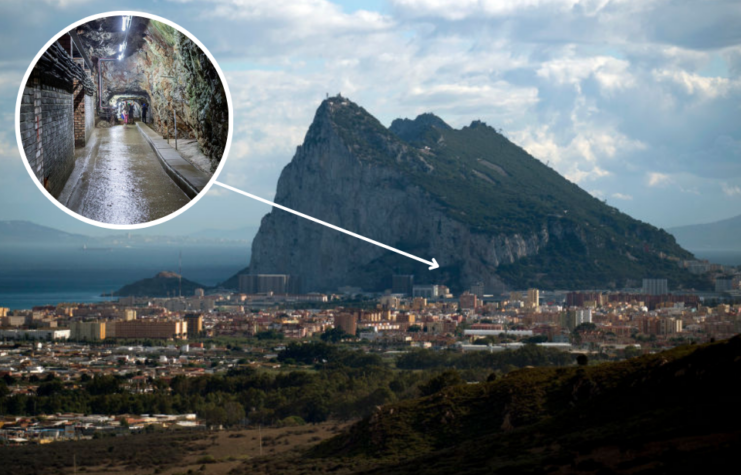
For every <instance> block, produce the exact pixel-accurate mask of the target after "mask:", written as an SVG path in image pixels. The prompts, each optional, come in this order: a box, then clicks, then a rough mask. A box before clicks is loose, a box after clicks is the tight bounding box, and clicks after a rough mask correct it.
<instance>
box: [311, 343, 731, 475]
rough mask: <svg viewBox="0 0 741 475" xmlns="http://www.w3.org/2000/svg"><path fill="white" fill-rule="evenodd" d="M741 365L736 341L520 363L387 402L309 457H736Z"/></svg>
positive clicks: (507, 465) (625, 461) (479, 468)
mask: <svg viewBox="0 0 741 475" xmlns="http://www.w3.org/2000/svg"><path fill="white" fill-rule="evenodd" d="M740 370H741V337H735V338H733V339H731V340H727V341H722V342H718V343H714V344H709V345H704V346H700V347H696V346H685V347H680V348H676V349H674V350H670V351H667V352H664V353H659V354H655V355H648V356H643V357H639V358H635V359H632V360H628V361H624V362H618V363H604V364H599V365H595V366H589V367H569V368H528V369H522V370H518V371H514V372H512V373H510V374H508V375H507V376H506V377H504V378H501V379H499V380H497V381H495V382H490V383H481V384H475V385H459V386H453V387H448V388H445V389H443V390H442V391H440V392H438V393H436V394H433V395H432V396H429V397H425V398H422V399H418V400H409V401H403V402H400V403H397V404H393V405H389V406H385V407H383V408H381V409H380V410H378V411H376V412H375V413H374V414H373V415H371V416H370V417H367V418H366V419H364V420H363V421H361V422H359V423H357V424H356V425H354V426H353V427H352V428H351V429H350V430H349V432H348V433H346V434H342V435H340V436H338V437H335V438H333V439H331V440H329V441H327V442H324V443H322V444H320V445H319V446H318V447H317V448H316V449H314V450H313V451H312V452H311V454H310V455H311V457H313V458H315V459H319V460H325V459H326V460H328V461H330V460H331V461H332V462H333V463H339V464H340V466H344V467H345V468H346V469H347V470H340V471H339V472H340V473H348V472H353V471H354V470H353V469H352V468H351V467H353V466H355V465H358V464H359V465H360V466H362V467H364V468H365V469H373V471H374V472H375V471H378V472H381V471H383V472H384V473H411V472H413V471H418V470H420V467H423V468H424V470H422V471H423V472H424V473H451V471H454V472H457V473H487V472H488V473H490V472H492V471H494V470H496V469H505V470H507V471H506V472H502V473H543V472H548V471H549V467H551V470H558V469H559V467H563V468H562V469H568V468H569V467H571V470H572V471H585V472H589V473H594V471H595V470H601V472H600V473H615V471H621V470H615V469H617V468H621V469H622V470H625V469H628V468H630V467H631V465H629V464H631V463H632V464H633V467H640V466H645V467H646V468H647V469H649V472H651V471H652V470H653V469H658V468H661V467H662V466H664V467H665V466H672V465H673V466H677V462H678V461H686V459H687V458H688V457H689V455H688V454H690V455H691V454H692V453H696V452H693V451H709V452H710V453H711V454H712V453H716V454H722V455H723V456H728V455H729V454H728V452H727V449H728V447H729V445H728V444H738V442H739V441H741V426H739V422H741V414H740V413H739V411H736V410H735V405H736V402H735V400H734V397H733V395H732V391H731V388H732V387H735V385H736V384H737V383H738V379H739V374H741V371H740ZM679 439H689V440H694V444H695V445H694V446H693V445H692V443H690V444H689V445H688V444H685V446H684V447H681V446H680V445H678V444H677V442H676V441H677V440H679ZM650 444H654V445H653V447H651V446H650ZM731 446H733V445H731ZM641 451H647V455H646V456H645V457H644V458H643V459H641V458H640V457H638V455H637V454H638V453H639V452H641ZM652 457H653V458H652ZM690 458H691V460H690V461H692V460H694V463H695V464H696V465H697V463H698V459H697V458H696V457H690ZM699 460H702V459H699ZM306 463H307V464H309V465H311V464H313V463H315V462H312V461H306ZM316 463H324V462H316ZM581 463H583V465H581V466H580V465H579V464H581ZM620 464H622V465H620ZM680 466H681V465H680ZM608 469H609V470H608ZM658 471H660V472H661V470H658ZM664 473H671V470H669V471H668V472H667V471H666V470H664Z"/></svg>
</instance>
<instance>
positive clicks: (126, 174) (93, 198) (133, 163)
mask: <svg viewBox="0 0 741 475" xmlns="http://www.w3.org/2000/svg"><path fill="white" fill-rule="evenodd" d="M96 133H97V134H98V137H97V139H98V142H99V145H98V149H97V152H95V151H93V153H92V154H91V156H90V159H89V160H88V161H87V164H86V166H85V170H84V172H83V173H82V180H81V186H79V189H78V190H77V193H79V194H81V195H80V196H79V199H78V200H74V201H77V202H78V203H79V204H80V205H79V210H73V211H76V212H78V213H79V214H81V215H83V216H86V217H88V218H90V219H93V220H95V221H100V222H104V223H110V224H135V223H145V222H149V221H153V220H155V219H158V218H162V217H164V216H167V215H168V214H170V213H172V212H174V211H177V210H178V209H180V208H181V207H183V206H184V205H185V204H187V203H188V202H189V201H190V200H189V198H188V196H187V195H186V194H185V193H183V191H182V190H181V189H180V188H179V187H178V186H177V185H176V184H175V183H174V182H173V181H172V180H171V179H170V177H168V176H167V174H166V173H165V171H164V170H163V168H162V165H161V164H160V162H159V161H158V159H157V157H156V156H155V154H154V152H153V151H152V149H151V147H150V146H149V144H148V143H147V141H146V140H145V139H144V137H142V136H141V133H140V132H139V130H137V128H136V127H135V126H134V125H129V126H115V127H111V128H106V129H103V128H101V129H96Z"/></svg>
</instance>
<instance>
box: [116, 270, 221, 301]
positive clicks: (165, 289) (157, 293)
mask: <svg viewBox="0 0 741 475" xmlns="http://www.w3.org/2000/svg"><path fill="white" fill-rule="evenodd" d="M205 288H206V286H204V285H201V284H199V283H198V282H193V281H191V280H188V279H182V280H181V279H180V276H179V275H178V274H176V273H174V272H160V273H159V274H157V275H155V276H154V277H150V278H148V279H142V280H137V281H136V282H134V283H131V284H128V285H124V286H123V287H121V288H120V289H118V290H117V291H115V292H114V293H113V295H114V296H116V297H177V296H178V295H185V296H190V295H193V293H194V292H195V290H196V289H205Z"/></svg>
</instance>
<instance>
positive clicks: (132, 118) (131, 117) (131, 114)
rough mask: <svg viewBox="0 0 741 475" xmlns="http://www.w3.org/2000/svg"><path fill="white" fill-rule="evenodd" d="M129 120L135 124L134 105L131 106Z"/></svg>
mask: <svg viewBox="0 0 741 475" xmlns="http://www.w3.org/2000/svg"><path fill="white" fill-rule="evenodd" d="M129 120H130V121H131V123H132V124H133V123H134V103H133V102H132V103H131V104H129Z"/></svg>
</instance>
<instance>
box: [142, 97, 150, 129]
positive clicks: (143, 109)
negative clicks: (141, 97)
mask: <svg viewBox="0 0 741 475" xmlns="http://www.w3.org/2000/svg"><path fill="white" fill-rule="evenodd" d="M148 108H149V107H148V106H147V103H146V102H142V122H144V123H145V124H146V123H147V109H148Z"/></svg>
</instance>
